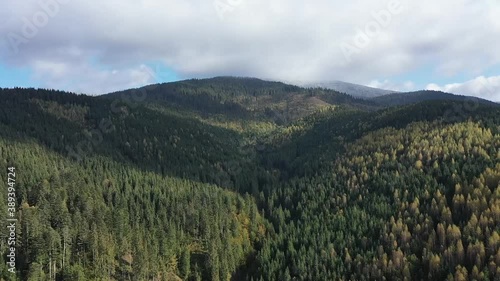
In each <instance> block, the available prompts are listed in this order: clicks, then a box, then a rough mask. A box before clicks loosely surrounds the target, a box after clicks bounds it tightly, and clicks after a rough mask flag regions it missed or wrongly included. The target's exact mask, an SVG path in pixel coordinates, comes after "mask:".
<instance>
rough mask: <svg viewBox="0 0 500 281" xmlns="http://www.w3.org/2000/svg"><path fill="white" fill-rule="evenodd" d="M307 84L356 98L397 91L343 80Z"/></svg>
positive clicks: (307, 85)
mask: <svg viewBox="0 0 500 281" xmlns="http://www.w3.org/2000/svg"><path fill="white" fill-rule="evenodd" d="M305 86H306V87H313V88H316V87H319V88H325V89H330V90H334V91H337V92H340V93H346V94H348V95H351V96H353V97H356V98H363V99H367V98H374V97H379V96H384V95H388V94H393V93H396V91H391V90H384V89H378V88H372V87H367V86H363V85H358V84H352V83H347V82H342V81H331V82H319V83H309V84H306V85H305Z"/></svg>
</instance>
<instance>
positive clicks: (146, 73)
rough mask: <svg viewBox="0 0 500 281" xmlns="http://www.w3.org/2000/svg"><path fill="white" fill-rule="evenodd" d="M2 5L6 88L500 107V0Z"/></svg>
mask: <svg viewBox="0 0 500 281" xmlns="http://www.w3.org/2000/svg"><path fill="white" fill-rule="evenodd" d="M2 5H3V8H2V10H1V11H0V35H1V37H0V87H15V86H22V87H44V88H55V89H61V90H67V91H72V92H78V93H86V94H91V95H98V94H104V93H108V92H112V91H117V90H122V89H127V88H130V87H139V86H143V85H147V84H151V83H162V82H170V81H177V80H181V79H189V78H206V77H214V76H219V75H233V76H251V77H258V78H262V79H268V80H279V81H284V82H288V83H294V84H306V83H307V84H310V83H314V82H328V81H333V80H341V81H347V82H351V83H358V84H362V85H369V86H375V87H380V88H387V89H391V90H400V91H410V90H417V89H435V90H446V91H453V92H454V93H458V94H464V95H474V96H479V97H484V98H488V99H493V100H500V94H499V92H500V52H498V46H500V17H498V14H500V2H498V1H495V0H485V1H471V0H442V1H439V2H435V1H431V0H422V1H418V2H416V1H410V0H373V1H368V0H353V1H349V2H346V3H342V4H339V3H338V2H335V1H330V0H316V1H310V2H305V1H299V0H271V1H264V0H239V1H233V0H214V1H202V0H192V1H184V0H165V1H156V0H138V1H133V0H108V1H105V2H103V1H97V0H89V1H86V2H77V1H66V0H64V1H63V0H44V1H38V0H25V1H7V2H4V3H2ZM221 7H223V9H221ZM117 11H119V13H118V12H117ZM466 18H468V19H474V20H473V21H464V20H463V19H466Z"/></svg>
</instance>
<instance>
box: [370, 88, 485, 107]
mask: <svg viewBox="0 0 500 281" xmlns="http://www.w3.org/2000/svg"><path fill="white" fill-rule="evenodd" d="M370 100H371V101H372V102H374V103H376V104H378V105H381V106H398V105H405V104H412V103H418V102H422V101H428V100H454V101H463V102H468V103H470V106H471V107H472V106H475V104H477V103H480V104H490V105H493V104H495V103H493V102H491V101H488V100H484V99H480V98H476V97H468V96H460V95H454V94H449V93H444V92H439V91H429V90H426V91H417V92H409V93H395V94H389V95H385V96H380V97H375V98H372V99H370Z"/></svg>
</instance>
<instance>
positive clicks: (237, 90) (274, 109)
mask: <svg viewBox="0 0 500 281" xmlns="http://www.w3.org/2000/svg"><path fill="white" fill-rule="evenodd" d="M140 93H144V94H140ZM134 95H139V96H143V101H144V102H146V103H150V104H162V105H166V106H169V107H176V108H181V109H189V110H191V111H193V112H197V114H201V115H205V116H208V115H210V114H223V115H224V116H228V117H233V118H239V117H243V118H247V119H248V118H250V119H253V120H267V121H271V122H278V123H280V124H281V123H289V122H291V121H294V120H297V119H300V118H302V117H305V116H307V115H309V114H311V113H313V112H314V111H316V110H319V109H322V108H328V107H332V106H333V107H335V106H338V105H343V106H348V107H351V108H358V109H367V110H369V109H376V108H378V106H377V105H375V104H374V103H373V102H370V101H366V100H363V99H359V98H355V97H352V96H350V95H347V94H345V93H340V92H337V91H334V90H328V89H320V88H316V89H312V88H310V89H306V88H301V87H298V86H292V85H287V84H284V83H281V82H271V81H264V80H260V79H256V78H244V77H215V78H211V79H191V80H185V81H180V82H172V83H165V84H157V85H150V86H147V87H143V88H139V89H132V90H127V91H121V92H116V93H111V94H108V95H105V96H104V97H105V98H117V97H118V98H120V97H125V99H127V97H132V96H134Z"/></svg>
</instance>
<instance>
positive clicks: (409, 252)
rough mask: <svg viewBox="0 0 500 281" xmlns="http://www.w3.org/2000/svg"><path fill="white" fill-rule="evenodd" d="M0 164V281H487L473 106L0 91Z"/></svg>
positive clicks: (495, 152)
mask: <svg viewBox="0 0 500 281" xmlns="http://www.w3.org/2000/svg"><path fill="white" fill-rule="evenodd" d="M0 155H1V158H0V160H1V161H0V166H1V169H0V170H1V173H0V178H1V182H2V187H1V188H0V194H1V198H2V200H0V206H1V210H2V214H4V215H3V217H5V218H8V214H9V212H11V211H12V210H11V209H12V208H14V209H15V210H14V212H13V213H15V219H17V221H16V229H15V238H16V240H15V255H16V258H15V260H16V266H15V268H16V272H15V273H12V272H10V271H9V265H8V262H9V260H10V258H9V256H8V255H9V253H10V252H11V250H10V248H11V247H12V245H11V244H10V242H9V241H11V240H9V236H10V235H11V233H10V232H9V228H8V227H7V226H8V225H10V223H11V222H10V221H9V222H5V225H6V226H5V227H2V232H1V233H0V235H1V236H2V238H1V239H0V248H1V250H2V253H3V255H2V259H3V260H2V263H1V264H0V280H33V281H35V280H134V281H135V280H158V281H159V280H219V281H226V280H243V281H245V280H246V281H250V280H252V281H260V280H262V281H267V280H277V281H289V280H311V281H317V280H449V281H451V280H455V281H459V280H460V281H465V280H483V281H487V280H488V281H494V280H500V106H499V105H498V104H495V103H492V102H488V101H486V100H480V99H471V98H467V97H461V96H454V95H448V94H445V93H440V92H430V91H423V92H415V93H407V94H391V95H388V96H384V97H382V98H375V99H358V98H354V97H351V96H349V95H347V94H343V93H339V92H336V91H333V90H328V89H322V88H301V87H297V86H291V85H287V84H283V83H278V82H268V81H262V80H258V79H253V78H234V77H218V78H213V79H204V80H186V81H181V82H174V83H167V84H158V85H151V86H147V87H144V88H139V89H131V90H127V91H122V92H116V93H110V94H107V95H103V96H86V95H77V94H73V93H67V92H61V91H56V90H49V89H23V88H13V89H0ZM14 174H15V175H14ZM9 187H11V189H9ZM8 198H14V199H12V200H11V201H9V199H8ZM4 221H5V219H4Z"/></svg>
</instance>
